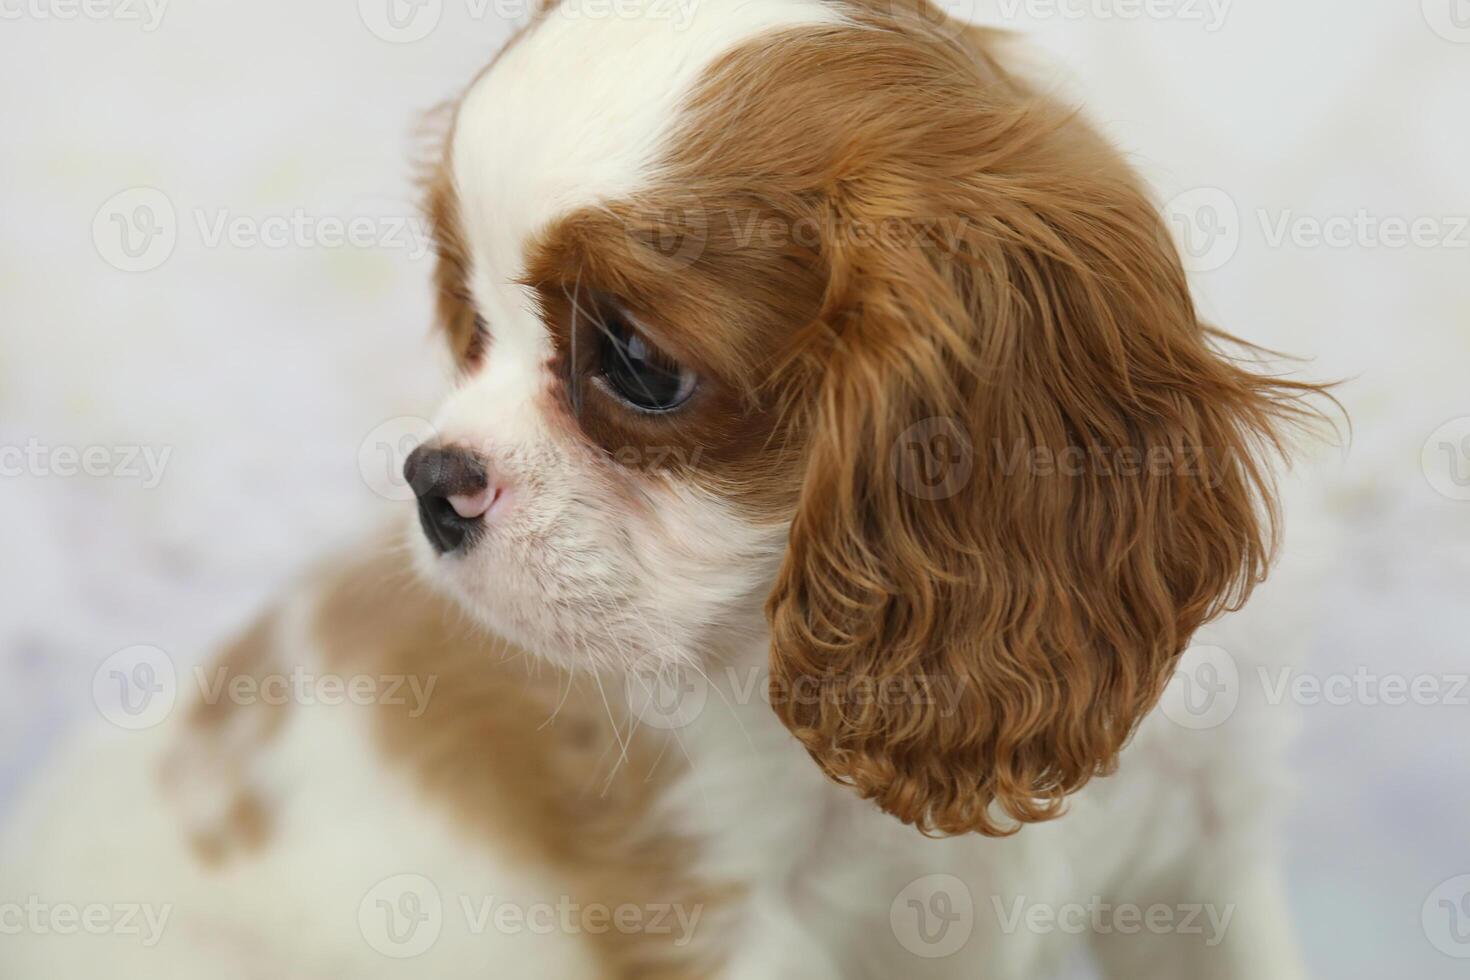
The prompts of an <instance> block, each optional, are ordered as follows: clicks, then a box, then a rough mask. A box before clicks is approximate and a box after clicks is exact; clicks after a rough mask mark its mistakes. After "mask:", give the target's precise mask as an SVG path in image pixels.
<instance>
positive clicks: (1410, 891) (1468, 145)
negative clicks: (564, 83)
mask: <svg viewBox="0 0 1470 980" xmlns="http://www.w3.org/2000/svg"><path fill="white" fill-rule="evenodd" d="M684 2H685V3H686V4H695V5H696V6H697V5H698V4H699V3H728V2H739V0H684ZM390 3H393V4H398V5H399V6H398V7H397V10H398V13H399V14H400V15H401V16H400V19H398V20H392V19H390V18H389V17H388V14H389V12H390V9H389V4H390ZM522 6H523V5H522V4H521V3H520V2H519V0H497V2H490V0H424V2H423V3H422V4H421V5H419V6H414V5H412V4H408V3H406V2H405V0H361V2H358V0H330V2H314V0H313V2H300V0H251V2H249V3H233V4H225V3H209V2H203V0H193V2H191V0H172V2H169V0H151V3H150V2H145V0H92V2H90V3H89V4H86V5H83V4H79V3H77V2H75V0H0V105H3V107H4V111H3V115H0V121H3V125H0V177H3V179H0V215H3V224H0V466H3V468H4V472H3V475H0V610H3V613H0V675H3V679H4V683H3V684H0V813H3V809H4V808H5V807H6V806H7V805H8V804H9V803H10V802H11V801H13V800H14V798H15V796H16V793H17V792H18V790H19V789H20V788H21V787H23V786H24V785H25V783H26V781H27V780H28V778H30V777H31V776H32V775H33V774H34V773H35V771H36V769H37V766H38V765H40V764H41V763H42V762H43V760H44V759H45V758H46V757H47V754H48V752H50V751H51V750H52V749H53V748H54V747H55V746H56V745H57V744H58V741H59V739H60V738H61V737H62V736H63V735H64V733H66V732H67V731H68V730H71V729H74V728H76V727H77V726H79V725H81V724H85V723H95V722H96V716H97V710H96V707H95V705H94V704H93V699H92V678H93V674H94V672H95V671H96V670H97V668H98V665H99V664H101V663H102V662H103V661H104V660H106V658H108V657H109V656H110V655H112V654H114V653H115V652H117V651H119V650H121V649H123V648H126V647H130V646H133V645H135V644H149V645H154V646H157V647H159V648H162V649H164V650H166V651H169V652H170V654H171V655H172V656H174V657H175V658H176V659H177V660H178V661H179V662H181V663H188V662H190V661H192V660H194V659H197V658H199V657H201V656H204V655H205V654H206V653H207V652H208V650H209V648H210V646H211V645H212V644H213V643H215V642H217V641H218V640H219V639H220V638H221V637H223V636H224V635H226V634H228V633H230V632H231V631H232V630H234V629H236V628H238V627H239V626H240V625H241V624H242V623H243V622H244V621H245V620H246V619H247V618H248V617H249V615H250V614H251V612H252V611H253V610H255V609H256V608H257V607H258V606H259V604H260V603H262V602H263V601H264V600H265V599H266V597H267V596H268V595H270V594H271V593H272V592H273V591H277V590H279V589H280V588H281V587H282V584H283V583H284V582H286V581H287V580H288V578H289V576H290V575H292V574H293V573H294V572H296V571H298V570H299V569H301V568H302V567H303V566H304V565H306V564H307V563H309V562H311V561H312V560H313V559H314V558H318V557H320V556H321V555H322V553H323V551H324V550H327V549H330V548H332V547H334V546H337V545H340V544H343V543H345V542H350V541H351V540H352V538H353V537H354V536H355V535H356V534H359V533H361V532H362V531H363V529H365V528H367V527H369V526H371V525H372V524H374V523H375V522H376V521H377V520H378V519H379V518H380V517H381V516H382V515H383V514H385V513H387V512H388V511H390V510H392V509H394V507H395V503H394V502H393V501H392V500H391V499H389V498H391V497H392V496H393V495H394V486H393V484H392V481H391V480H390V479H389V474H388V467H387V463H386V457H385V456H384V455H383V453H382V452H381V450H382V449H383V447H384V446H387V445H391V444H393V443H394V442H395V441H396V440H399V439H401V438H404V437H406V436H409V435H411V434H412V431H411V430H412V423H411V422H405V421H401V420H403V419H411V418H413V417H415V416H420V415H424V414H427V413H428V412H429V411H430V410H431V407H432V405H433V404H434V401H435V397H436V394H437V393H438V392H439V391H440V390H441V388H442V386H443V384H444V383H445V380H446V377H447V365H446V363H445V361H444V360H443V359H442V358H441V356H440V354H439V352H438V350H437V348H436V347H435V346H434V344H433V343H432V341H431V336H430V322H429V309H430V291H429V283H428V279H429V274H430V262H429V258H428V255H427V254H426V248H427V242H426V241H425V238H424V233H423V225H422V222H421V221H420V220H419V218H418V217H417V212H416V204H417V191H416V188H415V186H414V182H413V175H414V168H413V166H412V159H413V158H414V156H415V155H416V154H418V153H420V152H421V141H420V140H419V139H418V138H417V137H416V135H415V134H416V132H417V130H418V120H419V119H420V117H421V116H422V114H423V113H424V112H425V111H426V110H428V109H430V108H432V107H433V106H434V105H435V104H437V103H439V102H441V101H442V100H445V99H447V98H450V97H452V96H453V95H455V94H456V93H457V91H458V90H459V88H460V87H461V86H462V85H464V84H465V83H466V82H467V81H468V80H469V79H470V78H471V77H472V76H473V75H474V74H475V73H476V72H477V71H478V70H479V69H480V68H481V67H482V66H483V65H484V64H485V62H486V61H487V60H488V58H489V56H490V55H491V53H492V52H493V51H494V50H495V49H496V47H497V46H498V45H499V44H500V42H501V41H502V40H503V39H504V38H505V37H506V36H507V35H508V34H509V32H510V30H511V29H512V26H513V23H512V22H513V20H514V18H515V17H517V16H519V15H521V14H522V13H523V12H524V11H523V9H522ZM947 6H948V7H949V8H950V9H952V10H954V11H956V12H958V13H961V14H963V15H964V16H966V17H967V18H969V19H974V20H979V21H982V22H986V23H992V24H996V25H999V26H1005V27H1011V28H1014V29H1016V30H1019V31H1023V32H1025V33H1026V34H1027V35H1028V36H1029V38H1030V41H1031V43H1032V44H1033V45H1034V46H1035V47H1036V49H1037V50H1039V51H1041V52H1044V53H1045V54H1047V55H1049V56H1052V57H1055V58H1057V59H1059V60H1060V62H1061V63H1062V64H1063V65H1064V66H1065V67H1064V72H1063V74H1062V76H1061V77H1060V79H1059V82H1058V84H1060V85H1062V86H1064V88H1065V89H1066V90H1067V91H1069V92H1071V93H1072V94H1073V95H1074V96H1075V97H1076V98H1077V99H1078V100H1079V101H1081V102H1082V103H1084V104H1085V106H1086V108H1087V111H1088V113H1089V114H1090V115H1091V117H1092V118H1093V119H1095V120H1096V121H1097V122H1099V123H1100V124H1101V125H1102V126H1103V127H1104V128H1105V129H1106V130H1107V131H1108V132H1110V133H1111V134H1113V136H1114V137H1115V138H1116V139H1117V141H1118V142H1119V143H1120V144H1121V145H1122V146H1123V147H1125V148H1126V149H1127V151H1128V152H1129V154H1130V156H1131V158H1132V159H1133V160H1134V162H1135V163H1136V164H1137V165H1138V166H1139V167H1140V168H1141V169H1142V171H1143V172H1144V173H1145V174H1146V175H1147V176H1148V177H1149V179H1150V180H1151V181H1152V182H1153V183H1154V186H1155V187H1156V188H1157V191H1158V197H1159V200H1160V202H1161V204H1162V205H1164V206H1166V207H1167V209H1168V211H1169V214H1170V219H1171V222H1172V223H1173V225H1174V227H1175V228H1176V231H1177V232H1178V234H1179V235H1180V236H1181V241H1182V242H1183V244H1184V245H1185V247H1186V252H1187V254H1188V256H1189V259H1190V264H1191V266H1192V267H1193V269H1194V270H1195V282H1196V284H1197V291H1198V296H1199V298H1200V302H1201V304H1202V306H1203V307H1204V309H1205V311H1206V312H1207V314H1208V315H1209V317H1210V318H1211V319H1212V320H1213V321H1215V322H1217V323H1219V324H1221V325H1223V326H1226V327H1227V328H1228V329H1230V330H1232V331H1233V332H1235V333H1237V334H1240V335H1242V336H1244V337H1247V338H1249V339H1251V340H1253V341H1256V342H1258V343H1262V344H1265V345H1267V346H1270V347H1273V348H1277V349H1280V350H1284V351H1289V352H1292V353H1296V354H1302V355H1306V356H1308V357H1310V358H1311V359H1312V361H1311V364H1310V366H1309V368H1308V370H1309V371H1310V373H1311V374H1313V375H1314V376H1316V377H1319V378H1347V379H1350V380H1349V381H1348V383H1347V384H1346V385H1345V386H1344V387H1343V388H1342V389H1341V392H1340V394H1341V397H1342V399H1343V401H1344V403H1345V404H1346V406H1347V408H1348V410H1349V411H1350V413H1351V415H1352V419H1353V426H1354V430H1353V439H1352V443H1351V446H1350V448H1349V449H1348V450H1346V451H1344V452H1326V453H1324V454H1322V456H1321V457H1320V458H1319V459H1317V460H1315V461H1314V462H1313V463H1311V464H1310V465H1309V466H1308V467H1307V474H1306V478H1308V479H1311V480H1314V481H1316V482H1317V484H1318V485H1319V486H1320V487H1322V499H1325V500H1326V501H1327V503H1326V504H1325V506H1326V507H1327V509H1328V511H1329V513H1330V518H1331V521H1332V523H1333V524H1334V526H1335V528H1336V530H1337V532H1338V536H1339V538H1340V539H1341V540H1340V548H1339V549H1338V550H1337V552H1336V554H1337V558H1336V559H1335V560H1334V561H1333V562H1332V563H1331V565H1330V567H1329V568H1328V569H1327V570H1326V572H1325V574H1326V575H1327V576H1328V580H1327V581H1326V582H1325V583H1324V585H1325V589H1326V602H1325V615H1323V616H1322V617H1321V618H1322V621H1323V627H1322V629H1321V630H1320V634H1319V635H1318V636H1317V637H1316V639H1315V642H1314V649H1313V652H1312V656H1311V658H1310V660H1309V661H1308V662H1306V663H1302V664H1299V665H1297V666H1298V669H1299V672H1300V673H1302V674H1306V675H1309V676H1312V677H1317V678H1331V677H1340V676H1347V677H1352V676H1354V675H1364V676H1367V677H1368V678H1370V680H1369V684H1370V688H1369V690H1372V691H1379V692H1382V691H1385V690H1387V689H1388V688H1387V687H1386V685H1385V683H1384V681H1385V679H1386V678H1395V677H1397V678H1403V679H1404V680H1405V681H1406V682H1409V683H1412V682H1413V681H1415V680H1416V679H1419V680H1421V683H1429V684H1432V685H1433V686H1434V687H1435V689H1436V690H1437V691H1438V692H1439V693H1438V695H1436V696H1435V697H1432V698H1430V699H1428V703H1422V704H1421V703H1413V702H1412V699H1411V701H1410V703H1407V704H1389V703H1384V701H1385V700H1389V699H1388V698H1385V697H1380V696H1368V697H1364V696H1362V695H1356V694H1355V695H1352V696H1350V697H1349V698H1348V699H1347V702H1348V703H1343V704H1331V703H1318V704H1311V703H1306V704H1297V705H1295V709H1296V710H1298V711H1299V713H1300V715H1301V718H1302V733H1301V737H1300V738H1299V740H1298V741H1297V743H1296V748H1295V750H1294V758H1293V760H1292V761H1293V765H1294V770H1295V779H1294V783H1295V786H1296V791H1297V792H1296V801H1295V809H1294V815H1293V818H1292V822H1291V825H1290V828H1289V836H1288V842H1287V843H1288V848H1287V856H1288V861H1289V882H1290V891H1291V899H1292V903H1293V905H1294V907H1295V910H1296V913H1297V916H1298V918H1299V921H1300V923H1301V928H1302V930H1303V933H1304V939H1305V943H1306V946H1307V950H1308V955H1309V959H1310V962H1311V964H1312V967H1313V969H1314V972H1315V973H1316V975H1317V976H1320V977H1324V978H1333V980H1354V978H1364V980H1368V978H1372V980H1379V978H1382V977H1387V976H1404V977H1408V976H1412V977H1416V978H1422V980H1436V978H1451V977H1462V976H1465V975H1467V972H1470V962H1467V960H1466V959H1465V957H1470V898H1467V897H1466V893H1467V892H1470V885H1467V884H1465V883H1463V882H1456V881H1455V879H1456V878H1458V877H1459V876H1463V875H1470V688H1465V689H1462V690H1459V691H1458V694H1457V695H1456V693H1455V692H1456V686H1457V683H1458V681H1457V679H1458V678H1463V677H1464V676H1465V675H1466V674H1467V672H1470V227H1467V226H1470V168H1467V163H1470V115H1467V111H1466V98H1467V96H1470V2H1467V0H1423V2H1422V3H1421V2H1420V0H1398V2H1395V3H1377V4H1367V3H1342V2H1335V0H1290V2H1281V0H1233V2H1232V0H951V2H950V3H949V4H947ZM567 70H568V71H576V70H577V68H576V66H575V65H568V66H567ZM607 83H608V84H617V80H616V79H609V80H607ZM119 222H121V224H119ZM155 232H156V234H155ZM344 239H350V240H344ZM395 420H398V421H395ZM68 450H71V451H75V453H76V454H77V457H78V459H77V460H73V461H72V462H71V464H70V465H68V459H69V458H70V457H69V454H68ZM89 450H90V451H91V453H92V455H91V457H90V458H91V465H90V467H89V468H91V469H93V470H94V471H95V473H99V474H101V475H87V474H86V473H82V472H79V473H78V474H77V475H74V476H67V475H64V473H65V471H67V470H69V469H71V468H72V467H76V468H77V469H79V470H80V469H82V468H83V467H82V465H81V461H82V460H85V459H86V458H87V456H86V453H87V451H89ZM134 455H136V459H134V460H133V461H132V463H130V459H131V458H132V457H133V456H134ZM134 471H136V474H135V472H134ZM1426 678H1427V679H1428V681H1427V682H1426V681H1423V679H1426ZM1420 700H1425V699H1420ZM0 819H3V817H0ZM1446 883H1448V884H1446ZM1441 901H1448V902H1449V903H1450V904H1449V905H1441V904H1440V903H1441ZM1460 902H1463V903H1464V904H1463V906H1462V907H1461V911H1462V912H1463V915H1462V917H1461V918H1460V919H1453V918H1446V916H1453V915H1455V914H1456V910H1455V908H1454V906H1455V904H1456V903H1460ZM1455 926H1458V927H1459V931H1456V929H1455Z"/></svg>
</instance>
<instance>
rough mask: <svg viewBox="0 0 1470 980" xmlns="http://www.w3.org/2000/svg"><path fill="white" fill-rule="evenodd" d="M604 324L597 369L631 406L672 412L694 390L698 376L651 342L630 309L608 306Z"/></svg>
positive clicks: (615, 391)
mask: <svg viewBox="0 0 1470 980" xmlns="http://www.w3.org/2000/svg"><path fill="white" fill-rule="evenodd" d="M600 327H601V328H600V330H599V332H598V347H597V372H598V374H599V375H600V376H601V377H602V379H603V380H604V381H605V382H606V383H607V387H608V388H609V389H611V391H612V393H613V394H614V395H616V396H617V397H618V398H619V399H621V400H622V401H624V402H626V403H627V404H628V405H629V407H631V408H633V409H635V410H637V411H640V412H652V413H659V412H672V411H674V410H675V409H677V408H679V407H680V406H681V405H683V404H684V403H685V402H687V401H688V400H689V396H690V395H692V394H694V388H695V386H696V385H697V383H698V381H699V378H698V376H697V375H695V373H694V372H693V371H691V370H690V369H689V368H686V367H684V366H682V365H681V364H679V362H678V361H675V360H674V359H673V358H672V357H670V356H669V355H667V354H665V353H664V352H663V351H661V350H659V349H658V348H656V347H654V346H653V345H652V344H650V343H649V342H648V339H647V338H645V337H644V336H643V335H642V334H641V333H640V332H639V331H638V329H637V327H636V326H635V325H634V324H633V322H632V320H631V318H630V317H629V316H628V315H627V314H626V313H624V312H623V311H621V310H619V309H617V308H615V307H614V308H609V309H607V310H605V311H604V315H603V317H602V323H601V325H600Z"/></svg>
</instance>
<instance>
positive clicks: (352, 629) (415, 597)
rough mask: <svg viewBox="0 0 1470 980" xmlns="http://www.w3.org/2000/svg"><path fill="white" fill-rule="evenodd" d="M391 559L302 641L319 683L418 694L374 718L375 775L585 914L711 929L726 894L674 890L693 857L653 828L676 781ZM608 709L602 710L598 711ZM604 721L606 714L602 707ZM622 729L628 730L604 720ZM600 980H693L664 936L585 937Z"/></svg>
mask: <svg viewBox="0 0 1470 980" xmlns="http://www.w3.org/2000/svg"><path fill="white" fill-rule="evenodd" d="M402 553H403V550H402V548H397V547H389V548H383V549H381V550H379V551H378V552H377V553H375V554H373V555H372V556H371V557H369V558H367V559H365V560H362V561H359V562H355V563H353V564H351V565H350V566H348V567H346V568H344V569H342V570H341V571H340V572H339V573H338V574H336V575H335V576H334V577H333V578H332V580H331V581H330V582H329V583H328V584H327V585H326V587H325V589H324V591H323V600H322V605H321V608H320V612H319V614H318V616H317V620H316V624H315V629H316V633H317V637H318V640H319V642H320V643H321V645H322V647H323V649H325V650H326V651H327V662H328V667H329V669H331V670H333V671H337V672H341V673H343V674H349V675H350V674H358V673H366V674H370V675H374V676H391V677H410V676H411V677H414V678H417V679H418V682H419V684H420V685H421V687H422V688H427V686H428V685H429V684H430V683H431V682H432V684H433V687H432V694H431V696H430V697H429V698H428V700H427V709H426V710H424V711H423V713H422V714H421V715H420V716H418V717H412V710H413V708H414V706H413V705H407V704H400V705H388V704H383V705H379V706H376V707H375V708H374V711H375V712H376V717H377V735H378V744H379V746H380V748H381V750H382V752H383V754H384V756H385V757H386V758H387V759H388V760H389V762H390V763H391V764H392V765H394V766H397V767H401V768H403V769H405V770H406V771H407V772H408V773H410V774H411V776H412V777H413V779H414V780H415V781H416V782H417V783H418V785H419V786H420V787H421V789H422V791H423V794H424V800H425V805H427V806H435V807H441V808H443V809H444V810H445V811H446V812H448V813H449V814H450V815H451V816H452V817H453V818H454V819H456V820H457V821H458V822H460V823H461V824H462V825H463V826H464V827H465V828H466V829H467V830H469V831H470V832H471V833H472V834H473V835H474V836H476V837H480V838H483V839H487V840H494V841H495V842H496V847H497V850H498V851H500V852H506V851H508V852H510V853H511V854H512V855H519V857H520V859H521V860H523V861H525V862H526V863H527V864H528V865H530V866H548V867H551V868H553V869H555V870H557V871H559V872H560V873H562V874H564V875H566V876H568V877H569V879H570V880H572V881H573V882H575V883H576V885H575V889H574V891H573V894H572V897H573V898H574V899H575V900H576V901H578V902H579V903H581V904H582V905H584V906H586V905H589V904H593V903H598V904H601V905H604V906H606V907H608V908H615V907H617V906H618V905H621V904H624V903H631V904H634V905H640V906H647V905H650V904H668V903H675V904H681V905H683V906H684V907H686V908H690V909H692V908H694V907H700V908H701V919H700V925H699V928H701V929H704V930H709V929H714V928H718V925H717V922H718V919H719V916H718V910H719V909H720V908H721V907H723V906H724V905H726V904H728V903H729V902H730V900H731V899H732V898H733V894H734V893H733V892H732V890H731V889H730V888H728V887H725V886H721V885H720V884H718V883H710V882H701V881H697V880H694V879H692V878H691V877H690V876H689V871H688V869H689V866H690V862H691V860H692V858H693V856H694V853H695V852H694V846H695V845H694V843H693V842H691V841H687V840H682V839H680V838H679V837H678V836H677V835H676V834H674V833H672V832H671V831H670V829H669V828H668V827H666V826H664V825H663V824H662V823H661V821H659V820H658V819H656V817H655V811H654V809H653V807H654V803H655V802H656V800H657V798H658V795H659V793H660V792H661V791H662V789H663V788H664V787H665V786H667V785H668V783H669V781H670V780H672V779H673V778H675V777H676V776H677V775H678V773H679V771H680V769H679V765H678V764H676V762H675V759H676V758H679V755H678V753H677V752H673V753H671V754H668V755H666V754H665V753H664V752H663V749H664V748H666V746H664V745H662V744H661V742H660V741H659V739H658V737H657V736H656V735H654V734H652V733H649V732H647V731H644V732H642V733H641V734H638V735H635V736H634V737H633V738H632V739H631V740H630V742H629V744H628V748H627V752H626V756H625V758H623V759H622V760H621V761H620V754H621V749H620V748H619V744H618V741H617V738H616V737H615V735H614V733H613V731H612V728H611V724H610V722H609V718H608V713H607V712H608V708H607V707H605V706H604V704H603V702H602V700H601V698H600V697H599V695H598V694H597V692H596V689H595V688H591V689H589V688H588V686H587V684H586V683H584V682H579V683H577V684H574V685H571V686H570V689H569V684H568V679H567V677H566V676H565V675H564V674H562V673H560V672H559V671H557V670H555V669H554V668H551V667H548V666H546V665H544V664H540V663H536V662H528V660H527V658H526V656H525V655H524V654H522V653H520V652H519V651H517V650H515V649H514V648H512V647H510V646H509V645H507V644H506V643H504V642H503V641H500V640H498V639H496V638H494V637H491V636H489V635H487V634H485V633H483V632H481V631H479V630H477V629H476V628H475V627H473V626H471V625H470V624H469V623H468V622H467V621H466V620H465V618H464V616H463V614H462V613H460V612H459V611H458V610H457V609H455V608H454V607H453V606H452V605H451V604H450V603H448V602H447V601H445V600H443V599H440V598H439V597H437V596H435V595H434V594H432V593H431V592H429V591H428V590H427V589H426V588H425V587H424V586H422V585H420V584H418V583H417V582H415V581H413V580H412V579H411V578H410V577H409V576H408V575H407V573H406V571H405V569H404V568H403V567H402V565H401V556H402ZM612 700H614V701H616V699H612ZM614 710H616V708H614ZM618 724H619V727H620V728H621V729H622V730H624V731H627V730H628V728H629V725H628V719H627V718H625V717H619V718H618ZM587 938H588V940H589V941H591V943H592V944H593V946H594V948H595V950H596V951H597V953H598V954H599V955H600V956H601V958H602V960H603V963H604V967H605V975H606V976H608V977H628V978H634V977H640V978H641V977H655V978H669V980H675V978H683V977H696V976H708V975H709V974H710V973H711V972H713V970H714V966H715V965H714V964H709V963H700V962H690V960H689V957H690V956H692V955H694V952H695V950H698V949H703V950H709V949H710V948H711V945H712V944H710V943H708V942H706V943H703V944H701V943H697V942H696V943H691V944H689V947H688V948H684V949H679V948H675V947H674V945H673V938H672V937H671V936H668V935H662V934H651V933H633V934H623V933H620V932H619V931H617V930H608V931H607V932H606V933H604V934H602V935H592V934H589V935H588V936H587Z"/></svg>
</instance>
